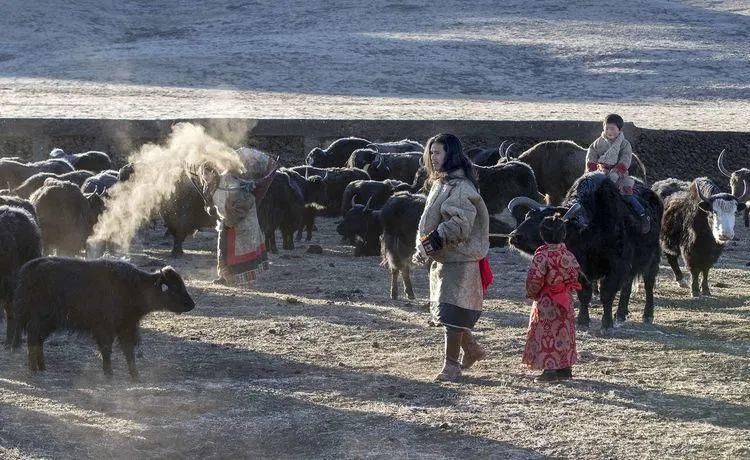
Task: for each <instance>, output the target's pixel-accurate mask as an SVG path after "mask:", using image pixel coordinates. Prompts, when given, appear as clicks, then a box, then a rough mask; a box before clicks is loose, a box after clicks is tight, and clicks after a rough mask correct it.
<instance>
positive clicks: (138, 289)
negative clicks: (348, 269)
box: [0, 137, 750, 379]
mask: <svg viewBox="0 0 750 460" xmlns="http://www.w3.org/2000/svg"><path fill="white" fill-rule="evenodd" d="M512 149H513V145H510V146H507V147H506V143H503V145H501V146H500V147H499V148H497V147H495V148H473V149H469V150H467V151H466V154H467V155H468V156H469V157H470V158H471V160H472V161H473V162H474V164H475V165H476V172H477V176H478V181H479V186H480V193H481V195H482V197H483V198H484V201H485V203H486V205H487V209H488V211H489V214H490V232H491V243H492V244H493V245H494V246H500V245H505V244H510V245H511V246H512V247H514V248H515V249H517V250H519V251H520V252H522V253H525V254H533V252H534V250H535V249H536V248H537V247H539V246H540V245H541V244H542V242H541V240H540V237H539V232H538V228H539V223H540V222H541V220H542V219H543V218H544V217H546V216H548V215H551V214H554V213H562V214H564V215H565V218H566V225H567V237H566V244H567V246H568V248H569V249H570V250H571V251H572V252H573V253H574V254H575V256H576V258H577V259H578V261H579V263H580V265H581V269H582V277H581V283H582V286H583V289H582V290H581V291H580V292H579V294H578V298H579V301H580V308H579V312H578V325H579V327H581V328H587V327H588V326H589V322H590V319H589V305H590V302H591V298H592V294H593V292H594V291H595V290H597V289H598V291H599V294H600V298H601V302H602V305H603V315H602V329H603V330H605V331H606V330H609V329H610V328H611V327H614V326H615V325H616V324H619V323H620V322H622V321H625V319H626V317H627V315H628V303H629V300H630V294H631V286H632V284H633V282H634V281H636V280H638V279H642V280H643V284H644V287H645V294H646V304H645V308H644V310H643V321H645V322H651V321H653V315H654V311H653V307H654V304H653V289H654V285H655V282H656V275H657V272H658V269H659V261H660V258H661V254H662V251H663V252H664V253H665V256H666V259H667V261H668V262H669V264H670V266H671V267H672V269H673V271H674V274H675V279H676V280H677V281H678V282H679V283H680V284H683V283H684V280H683V274H682V272H681V270H680V268H679V265H678V257H679V256H680V255H681V256H682V258H683V260H684V261H685V266H686V267H687V269H688V270H689V271H690V274H691V277H692V286H691V293H692V295H693V296H694V297H698V296H700V295H710V290H709V285H708V272H709V270H710V269H711V267H712V266H713V265H714V264H715V263H716V261H717V260H718V258H719V257H720V255H721V253H722V250H723V248H724V245H725V244H726V243H727V242H728V241H729V240H731V239H733V238H734V224H735V214H736V213H737V212H740V211H743V210H745V225H748V214H747V209H746V202H747V201H748V200H750V190H748V185H747V183H748V182H750V170H748V169H746V168H743V169H740V170H737V171H729V170H727V168H726V167H725V166H724V153H725V152H722V153H721V154H720V155H719V158H718V166H719V169H720V171H721V173H722V174H723V175H725V176H727V177H728V178H729V180H730V184H729V185H730V189H731V193H724V192H722V191H721V189H720V187H719V186H718V185H717V184H715V183H714V182H713V181H712V180H710V179H708V178H705V177H701V178H696V179H694V180H693V181H692V182H685V181H682V180H678V179H666V180H662V181H659V182H656V183H654V184H652V185H651V187H649V186H647V185H646V170H645V167H644V166H643V164H642V163H641V161H640V160H639V159H638V158H637V156H634V161H633V164H632V165H631V169H630V174H631V176H633V177H636V178H637V180H636V186H635V191H634V193H635V194H636V196H637V198H638V199H639V200H640V202H641V204H642V205H643V207H644V208H645V209H646V211H647V213H648V215H649V217H650V218H651V222H652V223H654V224H652V225H651V228H650V230H649V232H648V233H646V234H642V233H641V230H640V228H641V226H640V223H639V218H638V217H636V216H634V215H633V214H632V212H631V211H630V208H629V207H628V206H627V205H626V203H625V201H624V200H623V199H622V197H621V196H620V194H619V192H618V190H617V187H616V186H615V185H614V184H613V183H612V182H611V181H609V180H608V179H607V178H606V177H605V175H604V174H601V173H596V172H594V173H588V174H583V171H584V169H585V156H586V149H584V148H582V147H580V146H578V145H577V144H575V143H574V142H571V141H546V142H541V143H539V144H536V145H534V146H533V147H531V148H530V149H528V150H526V151H525V152H523V153H521V154H520V155H518V157H515V158H514V157H512V156H511V151H512ZM423 151H424V147H423V146H422V145H421V144H419V143H418V142H415V141H411V140H406V139H405V140H401V141H397V142H386V143H374V142H370V141H369V140H367V139H362V138H356V137H348V138H342V139H338V140H336V141H334V142H333V143H332V144H331V145H330V146H329V147H328V148H326V149H322V148H315V149H313V150H312V151H311V152H310V153H309V154H308V156H307V158H306V163H307V164H305V165H301V166H295V167H284V168H281V169H279V171H278V172H277V174H276V175H275V176H274V178H273V182H272V183H271V185H270V187H269V189H268V192H267V194H266V196H265V198H264V199H263V200H262V201H261V203H260V204H259V206H258V219H259V222H260V224H261V228H262V230H263V232H264V234H265V237H266V247H267V248H268V250H269V251H271V252H274V253H275V252H277V251H278V250H277V247H276V238H275V233H276V231H277V230H280V232H281V235H282V241H283V243H282V248H283V249H287V250H288V249H293V248H294V242H295V234H296V240H297V241H299V240H301V239H302V237H303V234H306V235H305V237H306V240H307V241H309V240H311V238H312V232H313V231H314V230H315V217H316V215H318V214H320V215H325V216H342V218H343V219H342V220H341V222H340V224H339V225H338V227H337V231H338V233H339V234H340V235H341V237H342V238H343V240H344V241H345V242H346V243H349V244H351V245H353V246H354V254H355V255H357V256H382V258H383V262H384V265H386V266H387V267H388V268H389V270H390V275H391V297H392V298H394V299H395V298H397V297H398V291H399V289H398V278H399V276H400V277H401V279H402V280H403V285H404V290H405V292H406V295H407V296H408V297H409V298H412V299H413V298H414V292H413V289H412V285H411V278H410V271H411V269H412V268H413V267H412V263H411V255H412V253H413V250H414V249H413V248H414V243H415V235H416V229H417V224H418V221H419V217H420V215H421V213H422V210H423V209H424V205H425V201H426V196H425V195H426V193H427V190H426V189H425V187H426V186H425V184H426V180H427V177H426V168H424V164H423ZM137 173H138V167H137V165H136V166H134V165H133V164H127V165H125V166H123V167H122V168H120V169H119V170H115V169H113V163H112V161H111V159H110V158H109V156H108V155H107V154H105V153H103V152H96V151H90V152H85V153H79V154H66V153H65V152H63V151H62V150H60V149H55V150H53V151H52V152H51V153H50V158H49V159H47V160H44V161H39V162H33V163H27V162H24V161H22V160H21V159H19V158H3V159H0V186H2V187H4V190H1V191H0V303H2V306H3V309H4V311H5V316H6V322H7V326H6V347H12V348H16V347H18V346H19V345H20V342H21V340H22V338H23V335H24V334H25V335H26V341H27V344H28V359H29V367H30V369H31V370H43V369H44V358H43V348H42V345H43V343H44V340H45V339H46V337H47V336H48V335H49V334H51V333H52V332H53V331H54V330H56V329H61V328H65V329H74V330H76V329H77V330H84V331H88V332H90V333H91V334H92V335H93V337H94V339H95V341H96V343H97V346H98V348H99V350H100V352H101V354H102V359H103V369H104V372H105V374H106V375H108V376H110V375H111V374H112V367H111V353H112V346H113V343H114V341H115V339H117V341H118V342H119V344H120V347H121V349H122V350H123V353H124V354H125V357H126V360H127V364H128V369H129V372H130V375H131V377H132V378H133V379H137V378H138V371H137V369H136V366H135V357H134V347H135V345H136V343H137V340H138V324H139V322H140V320H141V318H142V317H143V316H145V315H146V314H147V313H149V312H151V311H155V310H168V311H173V312H176V313H182V312H185V311H189V310H191V309H192V308H194V306H195V304H194V303H193V300H192V299H191V297H190V295H189V294H188V292H187V290H186V289H185V285H184V283H183V281H182V278H181V277H180V275H179V274H178V273H176V272H175V270H174V269H172V268H171V267H165V268H163V269H161V270H158V271H155V272H145V271H142V270H140V269H138V268H136V267H135V266H134V265H131V264H129V263H127V262H122V261H115V260H105V259H95V260H84V259H81V258H76V256H80V255H81V254H82V252H83V251H84V250H85V249H86V242H87V240H88V238H89V237H90V236H91V234H92V232H93V228H94V226H95V224H96V222H97V219H98V218H99V216H100V215H101V214H102V212H103V211H104V209H105V206H106V202H107V199H108V191H109V189H110V188H111V187H112V186H114V185H115V184H116V183H118V182H121V181H127V180H130V179H131V178H132V177H134V175H137ZM195 185H196V184H195V183H194V182H193V181H192V180H191V179H190V176H189V174H185V175H184V177H183V178H181V179H180V181H179V182H178V183H177V187H176V190H175V192H174V193H173V195H172V196H171V197H170V198H169V199H168V200H166V201H165V202H164V203H162V204H161V206H160V208H159V214H160V216H161V218H162V220H163V222H164V224H165V227H166V231H167V233H168V234H170V235H171V236H172V237H173V239H174V242H173V248H172V255H173V256H180V255H181V254H182V252H183V250H182V244H183V241H184V240H185V238H186V237H187V236H188V235H190V234H192V233H194V231H195V230H199V229H204V228H208V227H213V226H214V225H215V212H213V211H212V210H211V209H207V207H206V206H205V205H206V202H205V200H204V197H203V196H202V194H201V192H200V187H196V186H195ZM701 276H702V280H700V277H701ZM618 293H619V294H620V298H619V303H618V307H617V311H616V313H615V318H614V319H613V315H612V307H613V303H614V299H615V296H616V295H617V294H618Z"/></svg>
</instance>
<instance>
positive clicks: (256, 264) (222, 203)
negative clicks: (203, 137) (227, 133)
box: [207, 148, 278, 287]
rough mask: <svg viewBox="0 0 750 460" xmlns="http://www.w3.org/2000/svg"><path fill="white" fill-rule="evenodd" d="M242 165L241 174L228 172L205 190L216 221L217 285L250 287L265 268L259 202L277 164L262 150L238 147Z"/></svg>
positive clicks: (266, 258)
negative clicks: (215, 214)
mask: <svg viewBox="0 0 750 460" xmlns="http://www.w3.org/2000/svg"><path fill="white" fill-rule="evenodd" d="M237 154H238V155H239V156H240V159H241V161H242V163H243V165H244V167H245V171H244V172H242V173H239V174H238V173H236V172H232V171H227V172H224V173H222V174H219V176H218V181H217V183H216V184H215V185H214V186H213V187H209V189H212V190H207V192H208V193H210V197H211V200H212V202H213V205H214V206H215V207H216V212H217V214H218V217H219V220H218V222H217V230H218V231H219V240H218V251H217V256H218V261H217V267H216V268H217V272H218V275H219V276H218V278H217V279H216V280H214V282H215V283H217V284H227V285H230V286H239V287H250V286H252V285H253V282H254V281H255V279H256V278H257V276H258V274H260V273H261V272H263V271H266V270H268V253H267V252H266V247H265V238H264V236H263V232H262V231H261V229H260V224H259V223H258V214H257V208H258V203H259V202H260V201H261V200H262V199H263V197H264V196H265V194H266V191H267V190H268V187H269V186H270V185H271V181H272V180H273V177H274V174H275V172H276V169H277V168H278V163H277V162H276V160H274V159H272V158H270V157H269V156H268V155H266V154H265V153H263V152H261V151H259V150H255V149H248V148H241V149H239V150H237Z"/></svg>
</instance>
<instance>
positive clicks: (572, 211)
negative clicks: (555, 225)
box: [562, 203, 581, 220]
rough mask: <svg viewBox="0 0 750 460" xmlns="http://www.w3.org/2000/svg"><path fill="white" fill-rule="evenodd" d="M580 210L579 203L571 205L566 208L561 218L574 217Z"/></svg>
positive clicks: (568, 218)
mask: <svg viewBox="0 0 750 460" xmlns="http://www.w3.org/2000/svg"><path fill="white" fill-rule="evenodd" d="M580 210H581V203H576V204H574V205H573V206H571V207H570V209H568V211H567V212H566V213H565V215H564V216H563V217H562V220H570V219H572V218H573V217H575V215H576V214H578V211H580Z"/></svg>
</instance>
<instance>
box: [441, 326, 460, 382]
mask: <svg viewBox="0 0 750 460" xmlns="http://www.w3.org/2000/svg"><path fill="white" fill-rule="evenodd" d="M463 335H464V333H463V331H462V330H460V329H455V328H451V327H446V328H445V364H444V365H443V370H442V371H440V373H439V374H438V375H437V377H435V380H437V381H441V382H445V381H447V382H456V381H458V379H459V378H460V377H461V364H459V362H458V356H459V354H460V353H461V337H462V336H463Z"/></svg>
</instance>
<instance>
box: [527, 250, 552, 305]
mask: <svg viewBox="0 0 750 460" xmlns="http://www.w3.org/2000/svg"><path fill="white" fill-rule="evenodd" d="M546 275H547V256H546V255H544V254H534V258H533V259H531V267H530V268H529V273H528V274H527V275H526V297H528V298H529V299H536V298H537V296H538V295H539V291H541V290H542V288H543V287H544V278H545V276H546Z"/></svg>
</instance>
